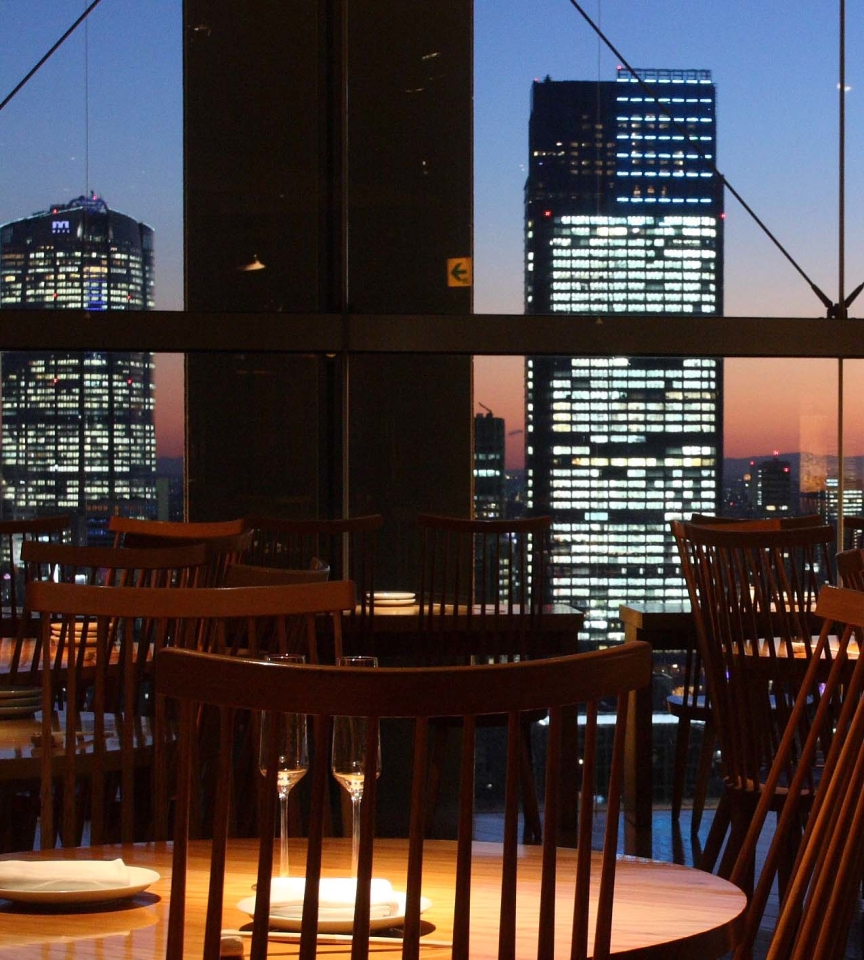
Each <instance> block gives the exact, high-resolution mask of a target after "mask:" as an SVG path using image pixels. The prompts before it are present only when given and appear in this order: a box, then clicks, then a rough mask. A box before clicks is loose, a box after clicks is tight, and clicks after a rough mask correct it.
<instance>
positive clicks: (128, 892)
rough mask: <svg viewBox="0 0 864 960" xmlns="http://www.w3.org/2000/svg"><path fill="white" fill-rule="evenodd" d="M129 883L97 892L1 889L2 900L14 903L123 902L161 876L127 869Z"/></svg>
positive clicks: (149, 871)
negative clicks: (122, 900)
mask: <svg viewBox="0 0 864 960" xmlns="http://www.w3.org/2000/svg"><path fill="white" fill-rule="evenodd" d="M126 869H127V870H128V871H129V883H128V884H124V885H123V886H120V887H101V888H99V889H97V890H32V889H26V888H25V889H21V890H16V889H15V888H14V887H12V888H9V887H0V898H2V899H3V900H12V901H13V902H14V903H103V902H104V901H106V900H121V899H125V898H126V897H134V896H135V894H136V893H141V891H142V890H146V889H147V887H149V886H150V884H151V883H155V882H156V881H157V880H159V879H160V877H161V875H160V874H158V873H157V872H156V871H155V870H148V869H146V867H127V868H126Z"/></svg>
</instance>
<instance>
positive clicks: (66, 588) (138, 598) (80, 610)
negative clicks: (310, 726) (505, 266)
mask: <svg viewBox="0 0 864 960" xmlns="http://www.w3.org/2000/svg"><path fill="white" fill-rule="evenodd" d="M27 602H28V605H29V608H30V609H31V611H32V612H33V613H34V614H38V615H39V618H40V623H41V642H42V668H43V678H42V685H43V694H42V704H43V717H42V742H43V743H52V736H53V737H55V738H56V737H57V736H58V735H59V737H60V739H61V740H62V743H60V744H59V745H58V746H57V747H56V748H55V749H53V750H50V751H44V752H43V754H42V789H41V817H42V820H41V831H42V834H41V835H42V845H43V847H50V846H53V845H54V807H53V804H52V801H51V798H52V795H53V794H52V786H53V782H54V777H55V770H54V767H55V765H60V766H61V767H62V782H63V790H62V801H61V813H60V823H61V830H60V838H61V842H62V844H63V845H64V846H69V845H72V846H74V845H76V843H80V839H79V837H80V827H81V823H80V817H81V809H80V797H81V795H82V794H81V791H80V790H76V783H77V781H78V780H79V779H81V778H85V779H87V780H89V781H90V783H91V789H90V791H89V793H90V794H91V799H90V807H91V816H92V823H91V828H90V837H91V843H94V844H96V843H101V842H103V839H104V838H105V837H106V836H107V835H108V834H109V828H113V829H114V834H112V838H114V837H118V836H119V838H120V839H122V840H124V841H131V840H132V839H134V838H135V834H136V821H140V820H141V816H140V814H139V813H136V802H137V798H138V797H140V796H145V795H146V794H147V791H146V790H145V791H141V792H140V793H137V794H136V792H135V790H134V789H133V788H134V784H135V776H136V769H138V770H139V774H140V770H142V769H144V770H147V769H149V770H151V771H152V776H153V777H154V780H155V781H157V782H159V780H160V778H164V776H165V767H166V762H165V756H164V755H163V754H164V747H165V744H164V743H163V740H162V738H161V735H160V730H162V729H163V728H164V726H165V723H164V720H165V718H164V715H162V714H160V702H161V701H157V702H156V704H155V709H154V702H153V697H152V693H153V690H152V666H153V657H154V655H155V653H156V652H157V651H158V650H160V649H163V648H164V647H166V646H172V645H174V646H186V645H189V646H193V647H197V645H198V643H199V642H200V639H201V637H206V638H207V639H208V642H211V643H213V645H214V649H215V650H217V651H219V652H220V653H221V652H224V651H229V652H236V651H237V649H238V647H239V644H240V642H241V639H242V643H243V648H244V652H245V653H246V654H248V655H249V656H258V655H260V654H261V653H263V652H264V651H263V650H262V648H261V647H260V646H259V628H263V629H264V630H265V631H266V633H267V639H268V640H273V639H274V634H273V624H274V622H276V621H278V620H280V619H282V620H284V621H286V622H287V623H289V624H292V625H293V624H294V622H295V621H296V619H297V618H298V617H305V618H306V624H307V630H306V633H305V636H303V637H302V638H300V639H302V640H303V641H304V647H303V649H302V651H301V652H303V653H305V654H306V656H307V657H308V658H309V659H310V660H311V661H314V660H316V658H317V656H318V645H317V635H316V627H317V624H316V618H317V616H318V615H319V614H327V615H328V616H329V617H330V618H332V620H333V628H332V631H331V634H332V635H333V636H335V638H336V643H337V652H338V651H339V644H340V643H341V614H342V612H343V610H345V609H349V608H350V607H351V606H352V605H353V602H354V585H353V584H352V583H350V582H346V581H341V582H332V583H312V584H303V585H289V586H271V587H237V588H231V589H228V588H224V587H202V588H197V589H189V590H178V589H176V588H173V587H151V588H149V589H139V588H137V587H104V586H86V585H80V584H68V583H53V582H50V581H37V582H31V583H30V584H28V587H27ZM58 621H59V623H60V624H61V632H60V637H61V638H62V645H63V647H62V649H55V650H52V629H54V628H55V624H57V623H58ZM288 633H289V632H288V630H282V631H281V635H280V633H278V632H277V634H276V635H275V641H276V643H277V647H276V651H277V652H286V648H285V646H283V644H282V642H280V641H284V642H286V643H287V637H288ZM291 637H295V638H296V637H297V633H296V631H292V632H291ZM270 652H273V651H272V648H271V650H270ZM58 704H61V705H62V707H63V708H64V712H63V713H62V714H61V715H60V717H59V719H58V718H57V717H54V718H52V710H53V709H54V708H56V707H57V705H58ZM82 726H83V729H84V730H85V731H86V732H87V739H88V741H92V742H90V743H89V746H90V749H88V750H85V751H84V752H83V753H82V752H81V746H82V741H80V739H79V738H78V737H77V732H79V731H81V729H82ZM112 730H113V731H115V732H116V733H115V735H114V736H113V737H109V736H108V735H109V733H110V731H112ZM91 731H92V734H91ZM154 740H155V742H154ZM57 760H59V764H55V761H57ZM109 774H110V775H111V776H109ZM118 778H119V784H118V782H117V779H118ZM118 786H119V790H118ZM118 797H119V801H118V799H117V798H118ZM118 806H119V809H117V808H118ZM112 814H116V816H117V818H118V820H119V823H117V824H112V823H111V817H112ZM165 832H166V826H165V823H164V822H159V821H158V819H157V821H156V822H155V826H152V828H151V829H150V830H149V831H148V833H147V835H148V836H150V835H156V836H164V835H165Z"/></svg>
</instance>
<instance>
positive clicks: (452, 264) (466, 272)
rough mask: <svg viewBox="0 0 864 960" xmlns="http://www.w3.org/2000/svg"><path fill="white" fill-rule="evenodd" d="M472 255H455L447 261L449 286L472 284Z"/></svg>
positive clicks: (468, 285) (467, 285)
mask: <svg viewBox="0 0 864 960" xmlns="http://www.w3.org/2000/svg"><path fill="white" fill-rule="evenodd" d="M471 266H472V264H471V257H454V258H451V259H449V260H448V261H447V286H448V287H470V286H471V280H472V277H471V273H472V270H471Z"/></svg>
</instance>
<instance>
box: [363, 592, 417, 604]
mask: <svg viewBox="0 0 864 960" xmlns="http://www.w3.org/2000/svg"><path fill="white" fill-rule="evenodd" d="M372 596H373V597H374V599H375V602H376V603H381V602H384V603H386V602H387V601H388V600H407V601H409V602H410V603H414V598H415V594H413V593H408V592H406V591H404V590H382V591H381V592H379V593H373V594H372Z"/></svg>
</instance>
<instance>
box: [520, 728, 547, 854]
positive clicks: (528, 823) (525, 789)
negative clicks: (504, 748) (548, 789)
mask: <svg viewBox="0 0 864 960" xmlns="http://www.w3.org/2000/svg"><path fill="white" fill-rule="evenodd" d="M519 779H520V781H521V787H522V817H523V821H524V825H523V830H522V842H523V843H542V842H543V827H542V825H541V822H540V804H539V802H538V800H537V784H536V783H535V782H534V754H533V751H532V749H531V724H530V723H523V724H522V745H521V747H520V750H519Z"/></svg>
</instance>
